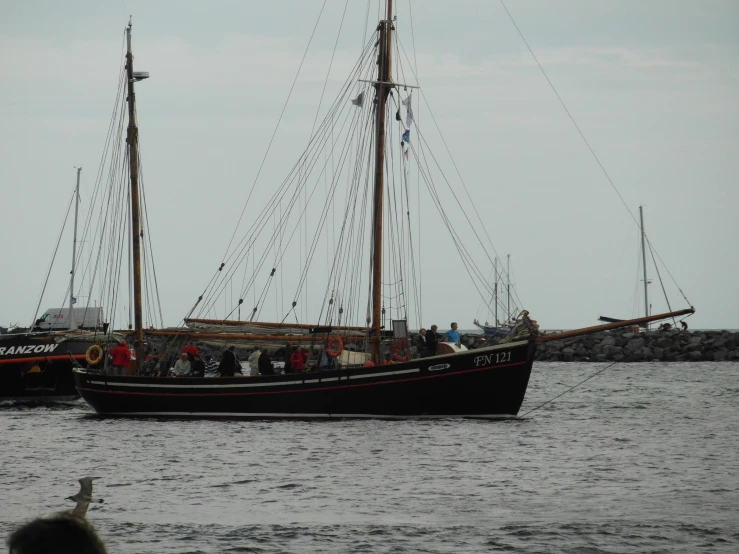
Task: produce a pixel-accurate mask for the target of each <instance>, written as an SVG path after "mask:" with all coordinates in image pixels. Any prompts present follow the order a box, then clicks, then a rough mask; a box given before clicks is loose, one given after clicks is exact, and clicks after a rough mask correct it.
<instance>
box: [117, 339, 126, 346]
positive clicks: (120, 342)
mask: <svg viewBox="0 0 739 554" xmlns="http://www.w3.org/2000/svg"><path fill="white" fill-rule="evenodd" d="M118 346H126V341H125V340H119V341H118Z"/></svg>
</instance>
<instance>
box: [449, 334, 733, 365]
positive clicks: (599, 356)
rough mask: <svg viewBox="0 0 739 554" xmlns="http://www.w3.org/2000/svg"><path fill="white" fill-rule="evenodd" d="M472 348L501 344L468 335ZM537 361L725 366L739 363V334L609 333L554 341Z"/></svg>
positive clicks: (538, 353)
mask: <svg viewBox="0 0 739 554" xmlns="http://www.w3.org/2000/svg"><path fill="white" fill-rule="evenodd" d="M462 342H463V343H464V344H465V345H467V347H468V348H480V347H482V346H488V345H490V344H495V343H496V342H498V341H497V340H496V339H495V338H493V339H487V338H481V337H480V336H479V335H465V336H464V337H462ZM536 360H538V361H547V362H609V361H614V362H652V361H654V362H699V361H700V362H714V361H715V362H723V361H732V362H736V361H739V333H733V332H731V331H678V330H674V329H673V330H670V331H657V330H654V331H643V332H641V333H633V332H624V331H623V330H617V331H605V332H600V333H593V334H591V335H583V336H581V337H573V338H570V339H562V340H554V341H551V342H546V343H543V344H540V345H538V346H537V347H536Z"/></svg>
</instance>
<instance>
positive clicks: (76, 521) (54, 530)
mask: <svg viewBox="0 0 739 554" xmlns="http://www.w3.org/2000/svg"><path fill="white" fill-rule="evenodd" d="M7 543H8V549H9V552H10V554H107V551H106V550H105V545H104V544H103V541H101V540H100V537H98V535H97V533H96V532H95V528H94V527H93V526H92V525H91V524H90V523H89V522H88V521H87V520H86V519H84V518H81V517H77V516H73V515H71V514H66V513H61V514H56V515H53V516H51V517H48V518H38V519H34V520H33V521H30V522H28V523H26V524H25V525H24V526H22V527H20V528H18V529H16V530H15V531H14V532H13V533H12V534H11V535H10V536H9V537H8V541H7Z"/></svg>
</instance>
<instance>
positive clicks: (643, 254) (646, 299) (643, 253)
mask: <svg viewBox="0 0 739 554" xmlns="http://www.w3.org/2000/svg"><path fill="white" fill-rule="evenodd" d="M639 221H640V223H641V259H642V269H643V270H644V315H645V316H646V317H649V296H648V294H647V285H648V284H649V281H647V251H646V248H645V240H644V237H645V232H644V207H643V206H639ZM645 327H646V328H647V329H649V323H646V324H645Z"/></svg>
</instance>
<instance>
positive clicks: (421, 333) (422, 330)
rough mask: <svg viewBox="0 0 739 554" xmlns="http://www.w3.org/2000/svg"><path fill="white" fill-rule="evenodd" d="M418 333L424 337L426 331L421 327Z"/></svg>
mask: <svg viewBox="0 0 739 554" xmlns="http://www.w3.org/2000/svg"><path fill="white" fill-rule="evenodd" d="M418 333H419V334H420V335H425V334H426V329H424V328H423V327H421V328H420V329H419V330H418Z"/></svg>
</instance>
